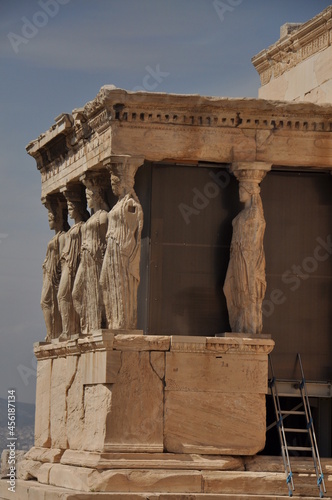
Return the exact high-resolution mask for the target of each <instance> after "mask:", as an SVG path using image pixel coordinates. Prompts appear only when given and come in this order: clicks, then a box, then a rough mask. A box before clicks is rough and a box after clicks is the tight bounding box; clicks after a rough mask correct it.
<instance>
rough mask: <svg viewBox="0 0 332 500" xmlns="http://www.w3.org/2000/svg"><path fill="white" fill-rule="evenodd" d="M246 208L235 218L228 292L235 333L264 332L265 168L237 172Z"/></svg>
mask: <svg viewBox="0 0 332 500" xmlns="http://www.w3.org/2000/svg"><path fill="white" fill-rule="evenodd" d="M235 175H236V176H237V177H238V179H239V181H240V187H239V196H240V201H241V202H243V203H244V204H245V206H244V209H243V210H242V211H241V212H240V213H239V214H238V215H237V216H236V217H235V219H234V220H233V236H232V242H231V250H230V261H229V265H228V269H227V274H226V279H225V284H224V294H225V296H226V301H227V309H228V314H229V321H230V325H231V329H232V332H238V333H251V334H259V333H261V332H262V327H263V324H262V302H263V299H264V295H265V290H266V279H265V255H264V248H263V238H264V232H265V219H264V213H263V206H262V201H261V197H260V188H259V181H260V180H262V178H263V175H264V173H263V172H261V171H240V172H238V173H235Z"/></svg>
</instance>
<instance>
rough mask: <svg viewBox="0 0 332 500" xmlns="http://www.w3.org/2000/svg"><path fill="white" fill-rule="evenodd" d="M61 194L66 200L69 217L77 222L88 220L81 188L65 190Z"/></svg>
mask: <svg viewBox="0 0 332 500" xmlns="http://www.w3.org/2000/svg"><path fill="white" fill-rule="evenodd" d="M63 194H64V196H65V198H66V200H67V206H68V215H69V217H70V218H71V219H74V220H75V221H77V222H78V221H86V220H88V218H89V216H90V214H89V212H88V211H87V209H86V201H85V198H84V195H83V190H82V187H81V186H75V187H71V188H69V189H65V190H64V193H63Z"/></svg>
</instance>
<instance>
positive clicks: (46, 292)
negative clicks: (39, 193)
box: [40, 196, 69, 342]
mask: <svg viewBox="0 0 332 500" xmlns="http://www.w3.org/2000/svg"><path fill="white" fill-rule="evenodd" d="M43 203H44V205H45V207H46V208H47V210H48V223H49V226H50V229H52V230H54V231H55V235H54V236H53V238H52V239H51V241H50V242H49V243H48V245H47V251H46V257H45V260H44V263H43V288H42V293H41V302H40V305H41V307H42V310H43V315H44V320H45V325H46V338H45V340H46V341H49V342H50V341H51V340H52V339H55V338H57V337H59V335H60V334H61V332H62V325H61V316H60V312H59V307H58V300H57V294H58V289H59V283H60V276H61V265H60V256H61V253H62V250H63V247H64V243H65V231H67V230H68V229H69V225H68V222H67V207H66V204H65V202H64V201H62V200H60V198H58V197H56V196H47V197H46V199H45V200H44V201H43Z"/></svg>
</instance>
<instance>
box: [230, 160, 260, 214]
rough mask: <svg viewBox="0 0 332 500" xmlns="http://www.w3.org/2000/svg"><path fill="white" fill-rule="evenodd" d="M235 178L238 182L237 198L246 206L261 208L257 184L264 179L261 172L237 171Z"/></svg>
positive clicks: (254, 170)
mask: <svg viewBox="0 0 332 500" xmlns="http://www.w3.org/2000/svg"><path fill="white" fill-rule="evenodd" d="M234 173H235V176H236V177H237V179H238V181H239V197H240V201H241V202H242V203H246V206H248V205H249V206H258V207H260V208H262V203H261V197H260V191H261V189H260V187H259V183H260V182H261V181H262V179H263V178H264V177H265V175H266V172H265V171H263V170H256V169H253V170H249V169H248V170H237V171H236V172H234Z"/></svg>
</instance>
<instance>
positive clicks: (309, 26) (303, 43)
mask: <svg viewBox="0 0 332 500" xmlns="http://www.w3.org/2000/svg"><path fill="white" fill-rule="evenodd" d="M331 20H332V7H331V6H330V7H328V8H327V9H325V10H324V11H323V12H321V13H319V14H318V15H317V16H315V17H314V18H313V19H310V20H309V21H308V22H306V23H303V24H300V25H297V26H292V25H287V24H286V25H284V26H282V27H281V30H280V40H278V42H276V43H275V44H273V45H271V46H270V47H269V48H267V49H266V50H263V51H261V52H260V53H259V54H257V55H256V56H255V57H253V59H252V62H253V64H254V66H255V68H256V70H257V71H258V73H259V75H260V78H261V84H262V86H261V88H260V89H259V97H260V98H261V99H278V100H286V101H307V102H313V103H319V104H320V103H327V104H330V103H331V101H332V77H331V75H332V72H331V69H332V68H331V56H332V46H331V42H332V40H331V36H330V29H331V22H332V21H331ZM294 28H296V29H294Z"/></svg>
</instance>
